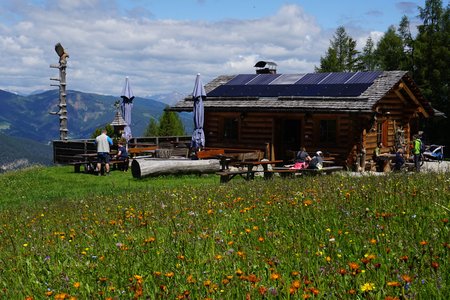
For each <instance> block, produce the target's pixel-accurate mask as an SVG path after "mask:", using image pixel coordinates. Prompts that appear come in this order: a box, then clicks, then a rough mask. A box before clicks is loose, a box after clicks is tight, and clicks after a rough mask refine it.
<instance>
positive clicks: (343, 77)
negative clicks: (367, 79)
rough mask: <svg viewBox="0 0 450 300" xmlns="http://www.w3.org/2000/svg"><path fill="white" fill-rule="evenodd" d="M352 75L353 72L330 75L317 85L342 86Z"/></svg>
mask: <svg viewBox="0 0 450 300" xmlns="http://www.w3.org/2000/svg"><path fill="white" fill-rule="evenodd" d="M354 74H355V72H339V73H330V74H329V75H328V76H327V77H325V78H324V79H323V80H321V81H320V82H319V84H343V83H345V82H346V81H347V80H349V79H350V78H351V77H352V76H353V75H354Z"/></svg>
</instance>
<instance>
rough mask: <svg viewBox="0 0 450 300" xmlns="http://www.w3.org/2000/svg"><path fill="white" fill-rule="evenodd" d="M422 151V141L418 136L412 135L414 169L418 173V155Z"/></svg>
mask: <svg viewBox="0 0 450 300" xmlns="http://www.w3.org/2000/svg"><path fill="white" fill-rule="evenodd" d="M421 151H422V140H421V139H420V136H419V135H417V134H416V135H414V140H413V148H412V153H413V155H414V167H415V168H416V172H420V154H421Z"/></svg>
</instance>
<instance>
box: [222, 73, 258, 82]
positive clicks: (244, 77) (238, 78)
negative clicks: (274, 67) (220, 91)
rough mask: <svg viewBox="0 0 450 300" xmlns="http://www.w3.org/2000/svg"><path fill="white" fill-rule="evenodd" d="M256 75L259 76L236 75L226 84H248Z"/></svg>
mask: <svg viewBox="0 0 450 300" xmlns="http://www.w3.org/2000/svg"><path fill="white" fill-rule="evenodd" d="M256 76H258V75H257V74H239V75H237V76H236V77H234V78H233V79H231V80H230V81H228V82H227V83H226V85H241V84H246V83H247V82H249V81H250V80H252V79H253V78H255V77H256Z"/></svg>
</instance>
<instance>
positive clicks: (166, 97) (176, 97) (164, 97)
mask: <svg viewBox="0 0 450 300" xmlns="http://www.w3.org/2000/svg"><path fill="white" fill-rule="evenodd" d="M186 96H187V95H184V94H181V93H178V92H172V93H168V94H158V95H150V96H147V97H145V98H146V99H153V100H155V101H159V102H162V103H165V104H168V105H174V104H175V103H177V102H178V101H180V100H183V99H184V98H185V97H186Z"/></svg>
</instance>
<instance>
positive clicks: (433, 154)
mask: <svg viewBox="0 0 450 300" xmlns="http://www.w3.org/2000/svg"><path fill="white" fill-rule="evenodd" d="M423 157H424V158H425V159H427V160H437V161H439V162H441V161H442V160H443V159H444V146H441V145H430V146H428V147H427V148H426V150H425V151H424V152H423Z"/></svg>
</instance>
